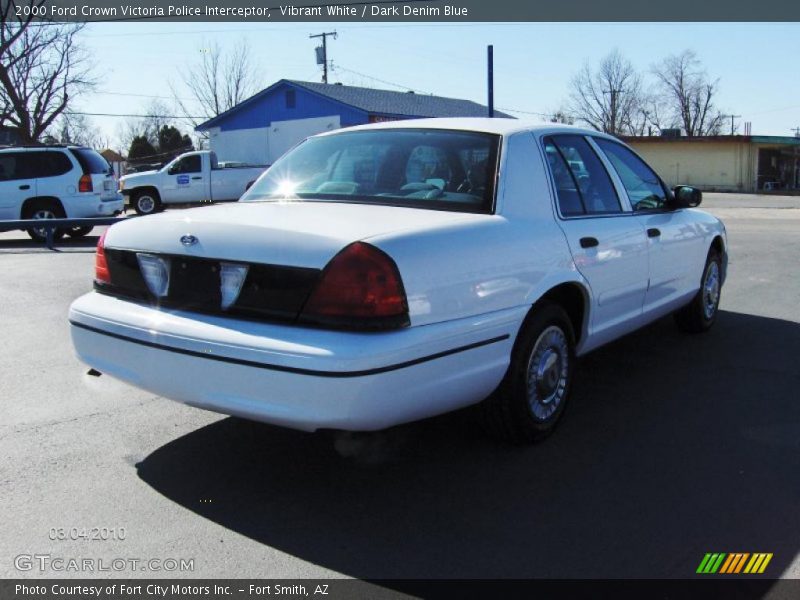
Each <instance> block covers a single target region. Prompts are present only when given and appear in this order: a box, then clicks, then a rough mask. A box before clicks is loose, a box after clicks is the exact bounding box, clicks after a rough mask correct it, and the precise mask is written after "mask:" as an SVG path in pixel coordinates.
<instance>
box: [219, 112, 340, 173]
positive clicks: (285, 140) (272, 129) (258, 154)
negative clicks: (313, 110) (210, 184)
mask: <svg viewBox="0 0 800 600" xmlns="http://www.w3.org/2000/svg"><path fill="white" fill-rule="evenodd" d="M339 127H340V121H339V116H338V115H333V116H330V117H319V118H315V119H295V120H292V121H275V122H273V123H272V125H270V126H269V127H260V128H256V129H237V130H234V131H220V129H219V127H214V128H213V129H211V130H209V132H208V134H209V135H208V137H209V147H210V149H211V150H213V151H214V152H216V153H217V158H218V159H219V160H225V161H241V162H246V163H251V164H259V165H264V164H272V163H274V162H275V161H276V160H278V158H280V157H281V155H282V154H283V153H284V152H286V151H287V150H289V149H290V148H291V147H292V146H294V145H295V144H297V143H298V142H300V141H302V140H303V139H305V138H307V137H308V136H310V135H314V134H316V133H322V132H323V131H332V130H334V129H339Z"/></svg>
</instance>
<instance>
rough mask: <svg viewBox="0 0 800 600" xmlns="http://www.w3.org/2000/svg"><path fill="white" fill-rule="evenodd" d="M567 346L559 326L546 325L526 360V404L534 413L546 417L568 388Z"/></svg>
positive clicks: (555, 407)
mask: <svg viewBox="0 0 800 600" xmlns="http://www.w3.org/2000/svg"><path fill="white" fill-rule="evenodd" d="M568 371H569V346H568V345H567V337H566V335H565V334H564V332H563V331H562V330H561V328H560V327H557V326H555V325H551V326H550V327H548V328H547V329H545V330H544V331H543V332H542V333H541V335H540V336H539V338H538V339H537V340H536V343H535V344H534V345H533V351H532V352H531V356H530V359H529V360H528V405H529V406H530V409H531V413H533V416H534V417H535V418H536V419H538V420H540V421H545V420H547V419H549V418H550V417H551V416H552V415H553V413H555V412H556V410H557V409H558V407H559V405H560V404H561V402H562V401H563V400H564V394H565V393H566V390H567V375H568Z"/></svg>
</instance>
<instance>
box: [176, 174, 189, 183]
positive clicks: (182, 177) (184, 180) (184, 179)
mask: <svg viewBox="0 0 800 600" xmlns="http://www.w3.org/2000/svg"><path fill="white" fill-rule="evenodd" d="M178 185H189V176H188V175H178Z"/></svg>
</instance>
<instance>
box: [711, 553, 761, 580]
mask: <svg viewBox="0 0 800 600" xmlns="http://www.w3.org/2000/svg"><path fill="white" fill-rule="evenodd" d="M771 560H772V553H771V552H769V553H767V552H755V553H753V554H751V553H749V552H733V553H730V554H728V553H725V552H713V553H712V552H708V553H706V555H705V556H704V557H703V560H702V561H700V566H698V567H697V571H696V572H697V573H700V574H703V575H711V574H714V573H719V574H725V575H735V574H739V573H750V574H760V573H763V572H764V571H765V570H766V568H767V565H768V564H769V561H771Z"/></svg>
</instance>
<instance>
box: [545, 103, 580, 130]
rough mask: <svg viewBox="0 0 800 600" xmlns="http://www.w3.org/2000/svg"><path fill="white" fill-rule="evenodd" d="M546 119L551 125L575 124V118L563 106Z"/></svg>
mask: <svg viewBox="0 0 800 600" xmlns="http://www.w3.org/2000/svg"><path fill="white" fill-rule="evenodd" d="M547 118H548V120H549V121H550V122H551V123H563V124H565V125H574V124H575V117H574V116H573V115H572V114H571V113H570V112H569V110H568V109H567V108H564V107H563V106H562V107H559V108H557V109H556V110H554V111H552V112H551V113H550V115H549V116H548V117H547Z"/></svg>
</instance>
